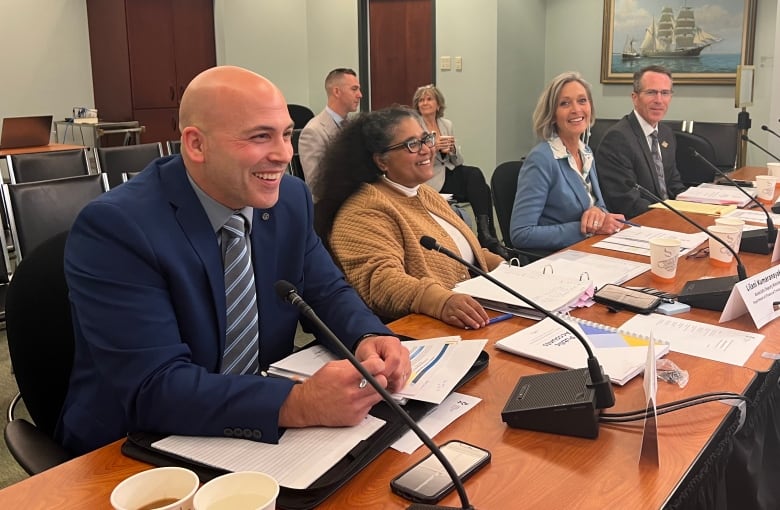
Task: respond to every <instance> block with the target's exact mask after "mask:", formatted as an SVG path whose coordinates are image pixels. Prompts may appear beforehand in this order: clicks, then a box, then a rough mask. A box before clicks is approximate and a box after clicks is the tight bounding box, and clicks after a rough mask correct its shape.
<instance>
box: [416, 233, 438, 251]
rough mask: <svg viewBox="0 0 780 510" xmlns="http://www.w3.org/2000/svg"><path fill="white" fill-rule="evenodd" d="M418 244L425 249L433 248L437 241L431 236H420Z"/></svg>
mask: <svg viewBox="0 0 780 510" xmlns="http://www.w3.org/2000/svg"><path fill="white" fill-rule="evenodd" d="M420 244H421V245H422V247H423V248H425V249H426V250H435V249H436V245H437V244H439V243H437V242H436V239H434V238H432V237H431V236H422V237H421V238H420Z"/></svg>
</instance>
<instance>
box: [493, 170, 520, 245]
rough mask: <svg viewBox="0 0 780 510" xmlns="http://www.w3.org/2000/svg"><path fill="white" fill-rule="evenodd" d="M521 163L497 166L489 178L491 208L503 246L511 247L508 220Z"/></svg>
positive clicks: (510, 214) (513, 201)
mask: <svg viewBox="0 0 780 510" xmlns="http://www.w3.org/2000/svg"><path fill="white" fill-rule="evenodd" d="M523 161H524V160H520V161H506V162H504V163H501V164H500V165H498V166H497V167H496V169H495V171H494V172H493V177H491V178H490V191H491V193H492V194H493V207H494V208H495V210H496V217H497V218H498V226H499V228H500V229H501V239H503V241H504V244H505V245H507V246H509V247H510V248H511V247H512V241H511V239H510V238H509V220H510V218H511V217H512V207H513V206H514V204H515V192H516V191H517V176H518V175H520V168H521V167H522V166H523Z"/></svg>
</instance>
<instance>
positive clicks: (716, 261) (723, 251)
mask: <svg viewBox="0 0 780 510" xmlns="http://www.w3.org/2000/svg"><path fill="white" fill-rule="evenodd" d="M707 230H708V231H710V232H711V233H713V234H715V235H716V236H718V237H719V238H721V239H722V240H723V241H724V242H726V243H728V244H729V246H734V241H735V240H736V239H737V236H738V235H739V234H740V231H739V230H737V228H736V227H727V226H723V225H712V226H710V227H707ZM735 251H736V250H735ZM733 259H734V256H733V255H732V254H731V252H730V251H729V249H728V248H726V247H725V246H723V245H722V244H721V243H719V242H718V241H716V240H715V239H714V238H712V237H710V262H711V263H712V264H713V265H716V266H728V265H730V264H731V261H732V260H733Z"/></svg>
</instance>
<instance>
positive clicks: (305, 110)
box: [287, 104, 314, 129]
mask: <svg viewBox="0 0 780 510" xmlns="http://www.w3.org/2000/svg"><path fill="white" fill-rule="evenodd" d="M287 111H288V112H289V113H290V118H291V119H292V120H293V123H294V124H295V126H294V127H295V129H303V128H304V126H306V123H307V122H309V121H310V120H311V119H313V118H314V112H313V111H311V108H309V107H308V106H303V105H299V104H288V105H287Z"/></svg>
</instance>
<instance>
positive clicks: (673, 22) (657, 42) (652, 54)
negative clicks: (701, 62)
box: [639, 5, 722, 58]
mask: <svg viewBox="0 0 780 510" xmlns="http://www.w3.org/2000/svg"><path fill="white" fill-rule="evenodd" d="M720 41H722V39H721V38H719V37H716V36H714V35H711V34H708V33H707V32H705V31H704V30H703V29H702V28H701V27H699V26H697V25H696V19H695V17H694V15H693V9H691V8H690V7H688V6H686V5H683V6H682V7H681V8H680V11H679V12H678V13H677V18H675V17H674V11H673V10H672V8H671V7H664V8H663V9H662V10H661V17H660V18H659V19H658V24H657V25H656V22H655V18H653V21H652V22H651V24H650V26H649V27H648V28H647V30H646V31H645V38H644V40H643V41H642V44H641V45H640V47H639V50H640V55H641V56H642V57H646V58H681V57H698V56H699V55H700V54H701V52H702V50H703V49H704V48H707V47H709V46H712V45H713V44H715V43H718V42H720Z"/></svg>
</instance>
